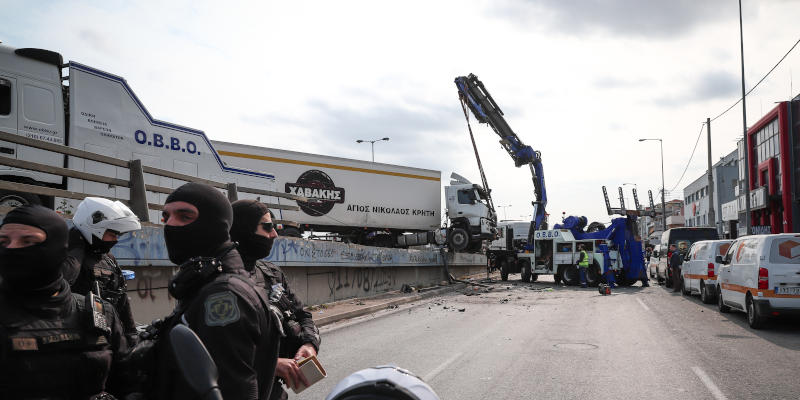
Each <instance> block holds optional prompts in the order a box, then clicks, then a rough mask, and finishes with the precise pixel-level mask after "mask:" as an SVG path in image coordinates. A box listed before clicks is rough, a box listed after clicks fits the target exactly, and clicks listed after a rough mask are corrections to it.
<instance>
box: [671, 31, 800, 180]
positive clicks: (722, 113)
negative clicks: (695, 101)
mask: <svg viewBox="0 0 800 400" xmlns="http://www.w3.org/2000/svg"><path fill="white" fill-rule="evenodd" d="M798 44H800V39H797V41H796V42H794V44H793V45H792V47H791V48H789V50H788V51H787V52H786V54H784V55H783V57H781V59H780V60H778V62H777V63H775V65H774V66H773V67H772V68H771V69H770V70H769V71H768V72H767V73H766V74H765V75H764V76H763V77H761V79H760V80H759V81H758V82H757V83H756V84H755V86H753V87H752V88H750V90H748V91H747V93H745V94H744V95H745V96H748V95H749V94H750V93H752V92H753V90H756V88H757V87H758V86H759V85H761V83H762V82H764V80H765V79H767V77H768V76H769V75H770V74H771V73H772V71H775V68H778V65H780V64H781V63H782V62H783V60H785V59H786V57H788V56H789V54H790V53H791V52H792V50H794V49H795V47H797V45H798ZM742 99H743V97H740V98H739V99H738V100H736V102H735V103H733V104H731V106H730V107H728V108H727V109H725V111H723V112H721V113H720V114H719V115H717V116H716V117H714V118H711V121H712V122H713V121H716V120H717V118H719V117H721V116H723V115H725V114H726V113H728V111H730V110H732V109H733V107H736V106H737V105H738V104H739V103H741V102H742ZM705 126H706V123H705V122H703V123H702V124H700V133H698V134H697V140H696V141H695V142H694V148H693V149H692V155H691V156H689V161H688V162H686V167H685V168H684V169H683V173H682V174H681V177H680V178H678V182H676V183H675V186H673V187H672V189H670V190H668V191H669V192H672V191H673V190H675V188H677V187H678V185H680V183H681V180H683V177H684V175H686V171H687V170H688V169H689V165H690V164H691V163H692V158H694V153H695V151H696V150H697V145H698V144H699V143H700V137H702V135H703V127H705Z"/></svg>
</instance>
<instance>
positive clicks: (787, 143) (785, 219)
mask: <svg viewBox="0 0 800 400" xmlns="http://www.w3.org/2000/svg"><path fill="white" fill-rule="evenodd" d="M798 105H800V98H795V100H793V101H784V102H781V103H779V104H778V105H777V106H776V107H775V108H773V109H772V110H771V111H770V112H769V113H767V114H766V115H764V116H763V117H762V118H761V119H760V120H759V121H758V122H756V123H755V124H753V125H752V126H751V127H750V129H748V130H747V139H746V143H747V147H746V148H747V158H748V163H747V164H746V165H749V167H750V171H749V172H750V177H749V178H750V179H749V186H750V191H751V219H750V225H751V227H752V233H754V234H760V233H782V232H796V231H797V229H796V228H795V224H796V223H798V222H800V221H796V219H798V218H799V217H800V215H798V211H797V208H796V207H797V203H796V198H797V196H796V191H797V186H798V185H797V178H798V175H800V174H796V173H793V171H794V170H795V169H796V168H795V167H794V166H795V165H796V162H797V160H796V158H797V155H798V153H797V150H792V149H797V146H798V143H797V142H798V139H800V138H798V132H800V129H798V122H800V121H798V120H799V119H800V115H798V114H799V112H800V109H799V108H800V107H798ZM792 132H793V134H792ZM743 144H744V143H743V142H740V145H739V157H740V159H742V158H744V148H743V147H744V146H743ZM744 165H745V164H744V163H742V162H740V163H739V166H740V172H739V178H740V180H743V179H744V170H743V168H744ZM743 183H744V182H741V184H740V185H739V188H740V193H739V194H740V200H739V212H740V213H743V212H744V210H745V207H744V197H743V195H744V190H743V189H744V187H743ZM762 188H763V189H762ZM743 223H744V221H743V220H742V218H740V219H739V224H740V229H743V228H744V224H743Z"/></svg>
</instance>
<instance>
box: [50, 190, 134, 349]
mask: <svg viewBox="0 0 800 400" xmlns="http://www.w3.org/2000/svg"><path fill="white" fill-rule="evenodd" d="M72 222H73V223H74V225H75V226H74V227H73V228H72V229H70V231H69V250H68V252H67V258H65V259H64V263H63V266H62V273H63V275H64V278H65V279H66V280H67V282H69V284H70V289H71V290H72V292H73V293H79V294H82V295H86V294H88V293H89V292H94V293H95V294H97V295H99V296H100V297H102V298H103V299H104V300H106V301H108V302H109V303H111V305H113V306H114V310H115V311H116V312H117V315H118V316H119V318H120V321H121V323H122V328H123V329H124V330H125V336H126V337H127V338H128V344H135V343H136V339H137V332H136V324H135V323H134V321H133V313H132V312H131V304H130V300H129V299H128V293H127V288H128V286H127V283H126V282H125V278H124V277H123V276H122V269H121V268H120V267H119V265H118V264H117V259H116V258H114V256H113V255H112V254H111V253H110V251H111V248H112V247H114V245H116V244H117V239H118V237H119V235H121V234H123V233H127V232H130V231H134V230H139V229H141V224H139V218H137V217H136V215H134V214H133V212H132V211H131V210H130V209H129V208H128V207H127V206H126V205H124V204H122V203H121V202H119V201H111V200H108V199H104V198H101V197H87V198H85V199H84V200H83V201H81V203H80V204H79V205H78V207H77V209H76V210H75V215H73V217H72Z"/></svg>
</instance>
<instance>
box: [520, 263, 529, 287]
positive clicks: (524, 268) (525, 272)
mask: <svg viewBox="0 0 800 400" xmlns="http://www.w3.org/2000/svg"><path fill="white" fill-rule="evenodd" d="M519 263H520V267H519V270H520V274H521V275H522V281H523V282H530V281H531V263H530V261H528V260H519Z"/></svg>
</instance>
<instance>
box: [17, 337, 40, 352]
mask: <svg viewBox="0 0 800 400" xmlns="http://www.w3.org/2000/svg"><path fill="white" fill-rule="evenodd" d="M11 348H12V349H14V350H16V351H31V350H39V345H38V344H37V343H36V338H32V337H15V338H11Z"/></svg>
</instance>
